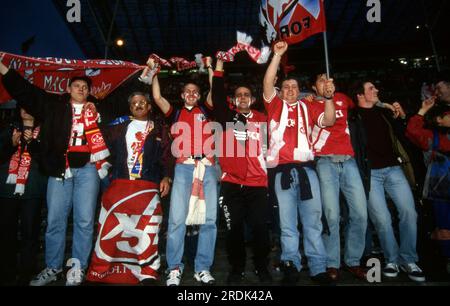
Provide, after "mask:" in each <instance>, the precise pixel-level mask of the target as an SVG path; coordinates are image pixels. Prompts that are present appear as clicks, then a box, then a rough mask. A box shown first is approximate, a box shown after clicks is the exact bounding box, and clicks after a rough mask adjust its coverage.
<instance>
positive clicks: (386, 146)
mask: <svg viewBox="0 0 450 306" xmlns="http://www.w3.org/2000/svg"><path fill="white" fill-rule="evenodd" d="M359 113H360V114H361V117H362V120H363V124H364V128H365V129H366V134H367V149H368V156H369V160H370V166H371V168H372V169H381V168H386V167H392V166H397V165H398V161H397V159H396V158H395V155H394V150H393V147H392V140H391V136H390V134H389V126H388V124H387V122H386V121H385V120H384V119H383V117H382V114H381V110H380V108H378V107H373V108H359Z"/></svg>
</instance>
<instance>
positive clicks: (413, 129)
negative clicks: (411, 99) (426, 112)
mask: <svg viewBox="0 0 450 306" xmlns="http://www.w3.org/2000/svg"><path fill="white" fill-rule="evenodd" d="M406 137H408V139H409V140H411V142H412V143H414V144H415V145H416V146H418V147H419V148H421V149H422V150H423V151H428V150H431V149H432V146H433V131H432V130H429V129H426V128H424V120H423V116H420V115H414V116H413V117H411V119H409V122H408V126H407V127H406ZM439 151H440V152H450V139H449V137H448V134H442V133H440V134H439Z"/></svg>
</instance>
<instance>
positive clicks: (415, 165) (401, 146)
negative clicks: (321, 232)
mask: <svg viewBox="0 0 450 306" xmlns="http://www.w3.org/2000/svg"><path fill="white" fill-rule="evenodd" d="M382 117H383V118H384V120H385V121H384V122H380V124H384V123H385V122H387V123H388V124H389V130H390V131H391V141H392V147H393V151H394V155H395V156H396V157H397V158H398V159H399V160H401V161H402V163H401V164H400V165H401V166H402V168H403V171H404V172H405V176H406V177H407V179H408V181H409V183H410V185H411V187H412V188H413V189H417V188H418V186H417V184H418V183H417V179H416V178H420V177H421V173H422V172H423V169H422V168H423V167H422V165H421V162H420V161H419V160H417V158H416V156H417V154H415V151H414V150H413V148H412V145H411V143H410V142H409V141H408V140H407V139H406V137H405V130H406V122H407V120H401V119H396V120H394V119H393V118H392V113H390V111H389V110H382ZM348 125H349V129H350V137H351V141H352V146H353V150H354V152H355V159H356V163H357V164H358V168H359V172H360V174H361V179H362V181H363V185H364V190H365V192H366V196H367V197H368V194H369V191H370V176H371V165H370V160H369V158H368V153H367V141H368V139H367V134H366V130H365V128H364V124H363V122H362V117H361V114H360V113H359V108H358V107H356V108H355V109H353V110H351V111H349V116H348Z"/></svg>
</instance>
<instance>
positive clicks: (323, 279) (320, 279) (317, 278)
mask: <svg viewBox="0 0 450 306" xmlns="http://www.w3.org/2000/svg"><path fill="white" fill-rule="evenodd" d="M311 279H312V280H313V281H314V282H316V283H318V284H319V285H321V286H329V285H331V284H333V279H332V278H331V277H330V275H328V273H327V272H322V273H319V274H317V275H314V276H311Z"/></svg>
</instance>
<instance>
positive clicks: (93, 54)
mask: <svg viewBox="0 0 450 306" xmlns="http://www.w3.org/2000/svg"><path fill="white" fill-rule="evenodd" d="M65 2H66V1H58V0H53V3H54V5H55V6H56V7H57V10H58V12H59V13H60V14H61V16H64V18H65V16H66V13H67V10H68V8H67V7H66V6H65V5H66V3H65ZM368 2H370V1H366V0H356V1H355V0H325V9H326V16H327V29H328V30H327V32H328V33H327V35H328V42H329V48H330V52H331V55H332V57H333V56H334V58H338V59H340V60H344V61H345V60H346V59H348V60H353V59H355V58H360V59H361V60H365V59H367V58H370V57H377V56H383V57H398V56H416V55H417V56H428V55H433V50H432V47H431V43H430V35H429V34H430V33H431V34H432V36H433V40H434V43H435V45H436V49H437V52H438V54H440V55H441V54H446V53H448V50H449V49H450V47H449V45H450V40H449V34H450V33H449V32H450V25H449V23H450V19H449V18H448V16H447V15H448V14H447V12H450V1H447V0H432V1H425V0H383V1H380V2H381V22H374V23H370V22H368V20H367V12H368V11H369V9H370V7H368ZM260 3H261V1H260V0H152V1H150V0H149V1H144V0H126V1H125V0H81V7H82V14H81V22H80V23H71V24H69V28H70V30H71V31H72V33H73V34H74V37H75V39H76V40H77V42H78V44H79V45H80V47H81V49H82V50H83V52H84V53H85V55H86V57H87V58H103V57H104V56H105V50H106V45H108V49H107V50H108V51H107V53H108V54H107V57H108V58H114V59H123V60H129V61H134V62H143V61H144V60H145V58H146V57H147V56H148V55H149V54H151V53H156V54H158V55H161V56H186V57H192V56H193V55H194V54H195V53H203V54H210V55H213V54H215V52H216V51H218V50H227V49H229V48H230V47H231V46H232V45H234V44H235V41H236V31H238V30H239V31H243V32H246V33H248V34H250V35H251V36H252V37H253V38H254V40H255V41H257V42H259V41H261V40H262V39H263V37H264V33H263V30H262V27H261V26H260V23H259V10H260ZM429 30H430V31H429ZM108 37H109V39H108ZM118 38H121V39H123V40H124V42H125V44H124V45H123V46H122V47H118V46H116V45H115V44H114V41H115V40H116V39H118ZM322 39H323V38H322V35H320V34H318V35H315V36H313V37H311V38H309V39H308V40H306V41H304V42H302V43H300V44H297V45H295V46H292V47H290V51H289V54H290V58H292V59H293V60H294V62H295V61H302V59H303V58H309V57H312V58H314V57H317V59H318V58H319V57H320V56H322V53H321V52H320V50H322V49H323V45H322ZM297 55H298V56H297Z"/></svg>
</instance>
